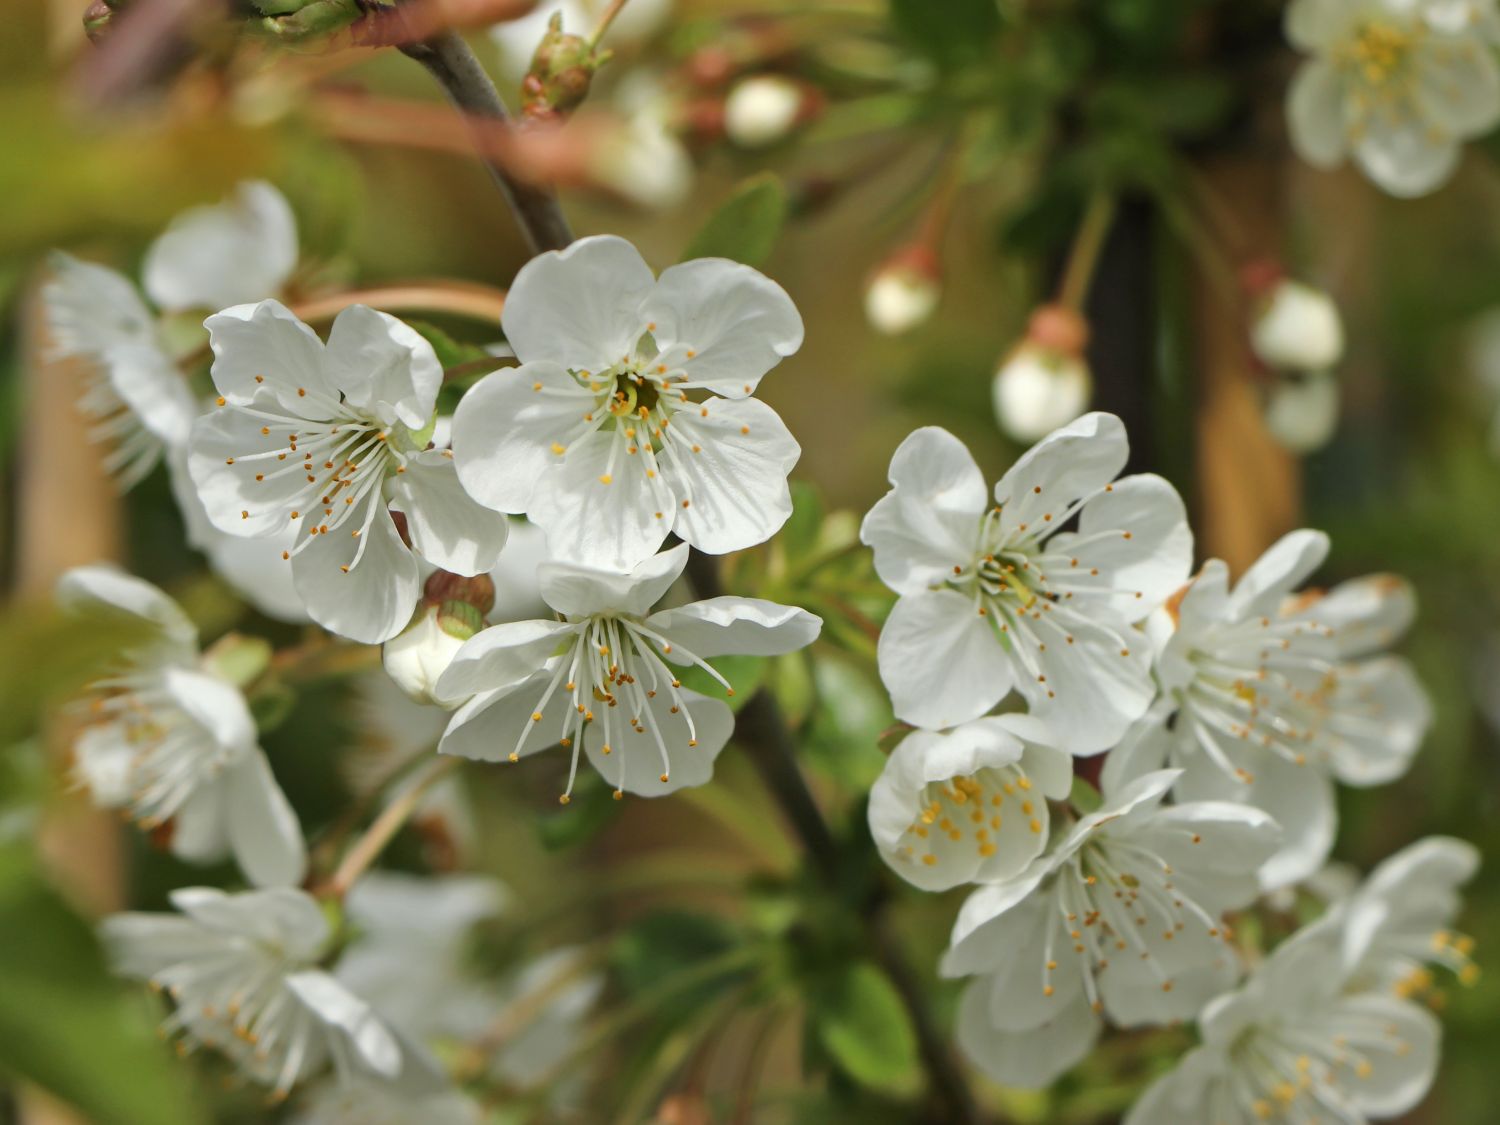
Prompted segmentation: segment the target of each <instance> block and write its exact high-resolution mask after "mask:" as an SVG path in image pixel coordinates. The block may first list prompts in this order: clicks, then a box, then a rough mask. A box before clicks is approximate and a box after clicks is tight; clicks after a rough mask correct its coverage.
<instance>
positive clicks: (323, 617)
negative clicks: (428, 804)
mask: <svg viewBox="0 0 1500 1125" xmlns="http://www.w3.org/2000/svg"><path fill="white" fill-rule="evenodd" d="M207 326H208V330H209V339H210V342H211V344H212V346H213V351H214V365H213V377H214V383H215V385H216V386H217V387H218V389H219V394H220V396H221V397H220V399H219V407H218V409H216V410H215V411H213V412H212V413H210V414H208V415H205V416H204V417H202V418H200V419H199V420H198V421H197V423H196V424H195V425H194V426H193V437H192V451H191V454H190V455H189V458H188V468H189V471H190V472H191V473H192V476H193V480H194V482H195V483H196V484H197V486H198V492H199V495H200V496H201V497H202V499H203V507H204V509H205V510H206V511H207V513H208V518H209V519H210V520H212V521H213V523H214V525H215V526H216V527H218V528H219V529H220V530H222V531H225V532H227V533H229V534H231V535H240V536H246V537H268V536H275V535H280V534H283V533H284V529H285V528H286V527H287V526H288V525H292V526H295V527H296V528H297V538H296V543H295V544H294V545H293V546H292V547H291V548H290V549H289V550H287V551H286V552H285V554H284V558H286V559H287V560H289V562H290V566H291V570H292V580H293V584H294V586H295V587H296V590H297V593H298V594H299V595H300V596H301V598H302V601H303V604H304V605H305V606H306V607H307V612H308V613H309V615H311V617H312V618H313V620H314V621H316V622H318V624H320V625H322V626H323V627H324V628H326V629H329V630H330V631H332V632H335V633H338V634H340V635H342V636H346V637H349V638H351V639H353V640H357V641H364V642H366V643H375V642H378V641H384V640H387V639H388V638H390V637H392V636H394V635H395V634H397V633H399V632H400V631H401V630H402V629H403V628H404V627H405V626H406V624H407V622H408V621H409V620H410V619H411V614H412V610H413V608H414V607H415V605H416V601H417V595H418V593H419V590H420V586H421V583H420V579H419V576H418V567H417V558H416V556H417V555H420V556H421V557H422V558H424V559H426V560H427V561H428V562H431V563H433V564H435V565H437V566H440V567H442V568H444V569H445V570H449V571H452V572H454V573H456V574H463V575H473V574H479V573H482V572H484V571H487V570H489V569H490V567H492V566H494V565H495V561H496V557H497V556H498V554H499V551H500V547H501V546H502V544H503V543H504V542H505V533H506V526H507V525H506V521H505V520H504V519H503V518H501V517H500V516H498V515H497V514H495V513H494V512H490V511H488V510H486V509H484V508H481V507H480V506H479V505H477V504H475V503H474V502H473V501H472V500H470V499H469V497H468V496H467V495H466V494H465V492H464V491H463V489H462V488H461V487H460V486H459V483H458V476H457V474H456V473H455V471H454V468H453V464H452V460H451V455H450V454H449V452H448V451H447V450H441V449H432V450H429V449H427V445H428V441H429V434H430V431H431V427H432V424H433V417H434V407H435V405H436V401H437V393H438V388H439V386H440V385H441V383H442V377H443V372H442V367H441V366H440V365H439V363H438V360H437V356H436V355H434V354H433V351H432V347H431V345H429V344H428V343H427V341H426V340H424V339H423V338H422V337H421V336H419V335H418V334H417V333H416V332H415V331H413V330H412V329H411V328H409V327H407V326H406V325H404V324H402V323H401V322H400V321H399V320H396V319H395V318H394V317H390V316H387V315H386V314H384V313H380V312H376V311H375V310H374V309H370V308H367V307H365V306H363V305H353V306H351V307H349V308H347V309H345V310H344V311H343V312H341V313H340V314H339V315H338V317H337V319H336V320H335V321H334V322H333V329H332V331H331V333H330V334H329V338H328V343H327V344H326V345H325V344H324V343H323V342H322V341H321V340H319V339H318V337H317V335H316V334H315V333H314V332H313V331H312V329H310V328H309V327H307V325H305V324H303V323H302V322H301V321H300V320H298V319H297V318H296V317H295V316H293V315H292V313H291V312H289V311H288V310H287V309H286V308H285V307H284V306H282V305H281V304H279V303H278V302H276V301H262V302H260V303H259V304H255V305H238V306H236V307H234V308H231V309H226V310H225V311H223V312H221V313H218V314H217V315H215V316H211V317H209V318H208V321H207ZM392 509H396V510H398V511H400V512H401V513H402V516H403V523H404V526H405V531H406V534H407V535H408V536H409V537H410V546H408V545H407V542H406V540H405V539H404V538H403V535H402V531H401V530H400V529H398V527H397V524H396V521H395V519H393V518H392Z"/></svg>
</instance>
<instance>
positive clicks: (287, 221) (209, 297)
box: [142, 180, 297, 312]
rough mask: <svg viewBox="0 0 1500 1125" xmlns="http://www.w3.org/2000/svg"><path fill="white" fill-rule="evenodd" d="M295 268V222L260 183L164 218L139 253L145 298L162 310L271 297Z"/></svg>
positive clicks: (279, 199)
mask: <svg viewBox="0 0 1500 1125" xmlns="http://www.w3.org/2000/svg"><path fill="white" fill-rule="evenodd" d="M296 265H297V220H296V218H295V217H294V216H293V215H292V209H291V207H289V206H288V205H287V201H286V199H285V197H284V196H282V194H281V193H280V192H279V191H277V190H276V189H275V188H274V187H272V186H271V185H270V184H268V183H266V182H264V181H263V180H252V181H248V182H246V183H242V184H240V185H239V187H238V188H237V189H236V191H235V194H234V196H232V197H231V198H229V199H226V200H224V201H223V202H222V203H219V204H216V205H214V206H211V207H194V208H193V209H192V210H190V211H184V212H183V213H182V214H180V215H178V216H177V217H176V218H175V219H173V220H172V223H171V225H170V226H168V227H167V229H166V231H165V232H164V233H163V234H162V235H161V237H160V238H158V239H157V240H156V241H155V242H153V243H152V244H151V248H150V249H149V250H147V251H146V261H145V265H144V266H143V268H142V276H143V280H144V282H145V286H146V292H147V293H149V294H150V295H151V299H152V300H153V301H155V302H156V303H157V305H158V306H159V307H161V308H163V309H166V310H168V311H169V312H175V311H178V310H181V309H222V308H227V307H228V306H230V305H238V304H242V303H244V302H247V301H259V300H261V299H262V298H264V297H272V296H275V295H276V293H278V292H279V291H280V289H281V287H282V285H283V284H285V282H286V279H287V278H288V277H290V276H291V273H292V270H293V269H294V268H295V267H296Z"/></svg>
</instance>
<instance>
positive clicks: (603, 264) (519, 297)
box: [500, 235, 656, 371]
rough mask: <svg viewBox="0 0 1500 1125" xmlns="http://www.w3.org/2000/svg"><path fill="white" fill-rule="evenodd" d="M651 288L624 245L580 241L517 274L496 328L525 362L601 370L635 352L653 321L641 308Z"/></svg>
mask: <svg viewBox="0 0 1500 1125" xmlns="http://www.w3.org/2000/svg"><path fill="white" fill-rule="evenodd" d="M655 284H656V279H655V278H654V277H652V275H651V268H650V267H649V266H647V265H646V263H645V262H644V261H643V260H642V259H641V256H640V254H639V253H637V251H636V249H635V247H634V246H632V245H630V243H628V242H626V241H625V240H624V239H623V238H616V237H615V236H613V235H596V236H594V237H591V238H580V239H579V240H578V241H577V242H574V243H573V244H572V245H571V246H569V247H568V248H567V249H565V250H549V251H548V252H547V253H545V254H538V255H537V256H536V257H535V258H533V259H531V261H529V262H527V263H526V264H525V265H524V266H522V267H521V271H520V272H519V273H517V274H516V280H515V282H514V283H513V284H512V285H511V287H510V292H509V294H508V295H507V296H506V300H505V311H504V313H503V314H502V315H501V318H500V323H501V324H502V325H503V326H504V328H505V338H506V340H507V341H509V343H510V346H511V347H512V348H514V349H515V353H516V356H517V357H518V358H519V359H520V360H521V361H522V362H523V363H531V362H533V361H535V360H539V359H547V360H552V361H554V362H556V363H560V364H562V366H563V367H568V368H573V369H574V370H584V371H600V370H603V369H604V368H605V367H608V366H609V365H611V364H614V363H618V362H619V361H620V359H621V358H622V357H624V356H626V355H628V354H630V353H632V352H633V351H634V349H635V344H636V341H637V340H638V339H639V338H640V335H641V333H642V332H644V331H645V330H646V323H647V321H648V320H649V319H650V318H649V317H647V316H645V315H643V313H642V311H641V305H642V304H643V303H644V301H645V300H646V298H647V297H648V296H649V295H650V293H651V290H652V288H653V287H654V286H655Z"/></svg>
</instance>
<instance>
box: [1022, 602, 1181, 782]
mask: <svg viewBox="0 0 1500 1125" xmlns="http://www.w3.org/2000/svg"><path fill="white" fill-rule="evenodd" d="M1049 604H1051V603H1049ZM1038 612H1040V613H1041V620H1040V621H1038V620H1037V619H1036V618H1035V617H1033V618H1032V619H1030V620H1028V621H1026V622H1025V624H1026V625H1027V627H1028V629H1029V630H1030V631H1031V632H1032V634H1033V636H1034V638H1035V641H1034V643H1031V644H1028V650H1029V651H1031V653H1032V660H1033V661H1034V663H1035V664H1036V666H1037V667H1038V668H1039V669H1041V671H1040V672H1038V673H1037V675H1036V676H1035V677H1033V676H1032V675H1031V674H1030V673H1026V672H1022V673H1018V674H1017V679H1016V690H1017V691H1019V692H1020V693H1021V694H1022V695H1024V696H1025V697H1026V701H1027V702H1028V703H1029V704H1030V705H1031V713H1032V714H1033V715H1035V716H1036V717H1037V718H1038V719H1040V720H1041V721H1042V722H1044V723H1046V724H1047V726H1048V727H1049V728H1050V729H1051V731H1052V739H1051V741H1052V742H1053V744H1054V745H1056V746H1060V747H1062V748H1064V749H1066V750H1068V751H1069V752H1070V753H1073V754H1093V753H1096V752H1098V751H1100V750H1105V749H1108V748H1109V747H1111V746H1113V745H1114V744H1115V743H1117V742H1119V741H1120V739H1121V738H1122V737H1123V736H1124V734H1125V732H1126V731H1127V730H1128V729H1129V728H1130V725H1131V724H1132V723H1134V722H1135V721H1136V720H1137V719H1139V718H1140V717H1141V716H1142V715H1144V714H1145V713H1146V709H1147V708H1148V707H1150V706H1151V702H1152V700H1154V699H1155V698H1156V684H1155V683H1154V682H1153V681H1152V679H1151V653H1150V651H1149V648H1148V645H1147V643H1146V638H1145V637H1143V636H1141V635H1140V634H1139V633H1136V632H1134V631H1133V630H1130V629H1124V630H1122V631H1117V630H1115V629H1112V628H1109V627H1108V626H1106V625H1102V624H1098V623H1096V622H1095V621H1093V620H1090V619H1089V618H1088V617H1086V616H1084V614H1083V613H1082V612H1078V611H1074V610H1056V611H1053V612H1051V613H1048V612H1046V611H1045V610H1041V611H1038ZM1043 625H1046V626H1048V627H1047V628H1041V626H1043ZM1018 633H1019V630H1015V629H1013V630H1012V635H1013V636H1016V638H1017V639H1016V640H1013V642H1012V643H1021V642H1020V640H1019V637H1018ZM1069 638H1072V640H1071V642H1070V641H1069ZM1043 644H1044V645H1046V646H1047V647H1046V651H1045V652H1042V651H1036V649H1037V646H1039V645H1043ZM1042 677H1046V679H1045V681H1044V680H1043V679H1042Z"/></svg>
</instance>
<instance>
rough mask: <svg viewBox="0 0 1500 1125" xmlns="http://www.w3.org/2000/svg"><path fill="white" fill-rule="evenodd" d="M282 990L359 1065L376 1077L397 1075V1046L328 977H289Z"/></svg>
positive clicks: (355, 1000) (358, 1001) (359, 1002)
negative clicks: (345, 1045) (342, 1040)
mask: <svg viewBox="0 0 1500 1125" xmlns="http://www.w3.org/2000/svg"><path fill="white" fill-rule="evenodd" d="M286 986H287V987H288V988H289V989H291V990H292V993H293V994H294V995H295V996H296V997H297V999H298V1000H300V1001H301V1002H302V1003H303V1004H304V1005H305V1006H306V1007H307V1008H308V1010H309V1011H311V1012H312V1013H313V1014H314V1015H316V1016H317V1018H318V1019H319V1020H321V1021H322V1022H323V1023H325V1024H327V1025H328V1026H329V1027H331V1028H335V1029H337V1030H338V1031H340V1032H342V1033H343V1034H344V1035H345V1036H346V1037H347V1038H348V1041H349V1044H350V1046H352V1047H353V1048H354V1052H355V1054H356V1055H357V1056H358V1059H359V1061H360V1062H361V1063H362V1064H364V1065H365V1066H366V1067H368V1068H369V1069H370V1070H372V1071H374V1072H375V1073H376V1074H381V1075H384V1076H385V1077H387V1078H394V1077H396V1076H397V1075H398V1074H400V1073H401V1064H402V1050H401V1044H400V1043H399V1042H398V1041H397V1039H396V1036H395V1035H393V1034H392V1033H391V1029H390V1028H388V1027H386V1026H385V1024H384V1022H382V1020H381V1019H380V1017H379V1016H378V1015H376V1014H375V1012H374V1011H373V1010H372V1009H371V1007H370V1005H369V1004H367V1003H365V1002H364V1001H363V1000H361V999H360V998H359V997H358V996H355V995H354V994H353V993H352V992H350V991H349V990H348V989H347V988H345V987H344V986H343V985H342V984H340V983H339V982H338V980H337V979H335V978H334V977H332V976H329V975H328V974H327V973H325V972H321V971H319V970H316V969H312V970H307V971H304V972H300V973H291V974H290V975H288V976H287V978H286Z"/></svg>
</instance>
